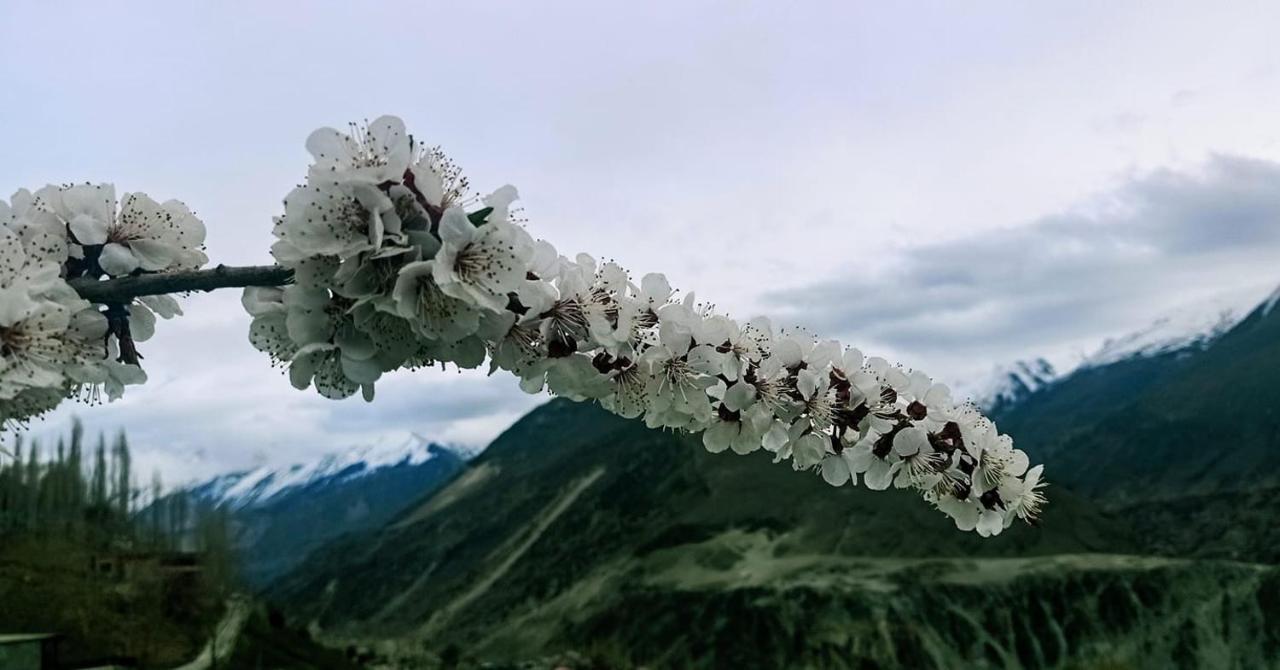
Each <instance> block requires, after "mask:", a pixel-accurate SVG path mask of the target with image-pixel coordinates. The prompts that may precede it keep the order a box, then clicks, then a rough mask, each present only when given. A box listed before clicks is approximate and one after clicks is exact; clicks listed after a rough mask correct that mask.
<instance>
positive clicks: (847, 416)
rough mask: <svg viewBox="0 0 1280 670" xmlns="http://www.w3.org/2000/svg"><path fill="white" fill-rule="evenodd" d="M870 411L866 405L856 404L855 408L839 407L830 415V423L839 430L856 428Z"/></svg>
mask: <svg viewBox="0 0 1280 670" xmlns="http://www.w3.org/2000/svg"><path fill="white" fill-rule="evenodd" d="M870 413H871V409H870V408H869V407H867V404H866V403H858V406H857V407H841V408H838V409H836V410H835V411H834V412H833V413H832V417H831V422H832V423H833V424H835V425H836V426H838V427H840V428H857V427H858V424H860V423H862V420H863V419H865V418H867V415H868V414H870Z"/></svg>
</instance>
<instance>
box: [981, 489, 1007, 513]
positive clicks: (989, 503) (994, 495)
mask: <svg viewBox="0 0 1280 670" xmlns="http://www.w3.org/2000/svg"><path fill="white" fill-rule="evenodd" d="M978 501H979V502H981V503H982V506H983V507H985V508H987V509H989V510H996V509H1004V501H1003V500H1001V499H1000V491H999V490H997V489H991V490H990V491H987V492H986V493H984V494H982V497H981V498H978Z"/></svg>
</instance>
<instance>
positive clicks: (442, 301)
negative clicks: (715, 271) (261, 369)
mask: <svg viewBox="0 0 1280 670" xmlns="http://www.w3.org/2000/svg"><path fill="white" fill-rule="evenodd" d="M307 149H308V150H309V151H310V152H311V154H312V156H313V157H314V159H315V162H314V164H313V165H312V166H311V168H310V171H309V172H308V175H307V179H306V183H305V184H303V185H302V186H299V187H297V188H296V189H294V190H293V191H292V192H291V193H290V194H289V195H288V196H287V197H286V198H285V202H284V215H283V216H281V217H279V218H277V220H276V223H275V230H274V232H275V236H276V237H277V238H278V241H277V242H276V244H275V245H274V246H273V248H272V253H273V254H274V256H275V257H276V259H277V260H278V261H279V262H280V263H281V264H283V265H285V266H287V267H289V268H291V269H292V270H293V271H294V283H293V284H291V285H289V286H286V287H284V288H250V289H247V290H246V291H245V294H244V305H245V308H246V309H247V310H248V312H249V313H250V314H251V315H252V316H253V317H254V318H253V324H252V326H251V332H250V339H251V341H252V342H253V344H254V345H255V346H256V347H257V348H259V349H260V350H262V351H264V352H266V353H268V354H270V355H271V357H272V358H273V360H274V361H275V362H277V363H279V364H282V365H286V366H287V367H288V372H289V376H290V378H291V380H292V382H293V384H294V385H295V386H297V387H298V388H300V389H304V388H307V387H308V386H312V385H314V387H315V388H316V389H317V390H318V391H319V392H320V393H321V394H322V395H324V396H326V397H330V398H343V397H347V396H350V395H353V394H354V393H356V392H357V391H360V392H362V393H363V395H364V397H365V398H366V399H371V398H372V397H373V388H374V383H375V382H376V381H377V380H378V379H379V377H380V376H381V375H382V374H383V373H385V372H388V371H391V370H395V369H398V368H402V367H408V368H414V367H419V366H427V365H432V364H444V363H453V364H455V365H457V366H458V367H461V368H475V367H479V366H480V365H482V364H483V363H484V362H485V361H486V359H487V360H488V362H489V366H490V372H493V371H494V370H497V369H503V370H507V371H509V372H511V373H514V374H515V375H517V376H518V377H519V378H520V384H521V387H522V388H523V389H524V390H526V391H528V392H530V393H534V392H539V391H542V390H543V389H546V390H549V391H550V392H551V393H554V394H556V395H561V396H566V397H568V398H571V399H574V400H588V399H592V400H596V401H598V402H599V403H600V404H601V405H603V406H604V407H606V408H608V409H609V410H611V411H613V412H615V413H617V414H619V415H622V416H625V417H633V418H634V417H643V418H644V421H645V422H646V423H647V424H648V425H649V426H651V427H655V428H657V427H662V428H671V429H677V430H683V431H690V432H701V433H702V441H703V443H704V444H705V446H706V448H707V449H708V450H709V451H712V452H722V451H726V450H732V451H733V452H735V453H738V454H746V453H749V452H752V451H755V450H757V449H765V450H767V451H769V452H772V453H773V454H774V456H775V459H776V460H777V461H779V462H781V461H787V460H789V461H790V462H791V465H792V467H794V468H795V469H796V470H804V471H813V472H819V473H821V476H822V478H823V479H825V480H826V481H827V482H828V483H830V484H831V485H833V486H842V485H845V484H850V485H856V484H857V482H858V480H859V477H861V480H862V482H863V484H864V485H865V486H867V487H868V488H871V489H875V490H882V489H886V488H889V487H890V486H893V487H897V488H911V489H915V490H917V491H919V492H920V493H921V494H922V495H923V497H924V498H925V499H926V500H928V501H929V502H931V503H932V504H934V505H935V506H936V507H937V508H938V509H940V510H942V511H943V512H945V513H947V514H948V515H950V516H951V517H952V518H953V519H954V520H955V523H956V525H957V526H958V527H959V528H961V529H963V530H974V529H976V530H977V531H978V532H979V533H980V534H982V535H984V536H989V535H995V534H998V533H1000V532H1001V531H1002V530H1003V529H1004V528H1006V527H1008V526H1009V525H1010V524H1011V523H1013V521H1014V520H1015V519H1017V518H1022V519H1026V520H1029V521H1030V520H1034V519H1035V518H1036V515H1037V514H1038V512H1039V510H1040V507H1041V505H1042V504H1043V503H1044V497H1043V495H1042V493H1041V491H1040V489H1041V487H1042V486H1043V484H1042V482H1041V480H1040V472H1041V469H1040V467H1035V468H1031V469H1028V461H1027V456H1026V454H1024V453H1023V452H1021V451H1019V450H1017V449H1015V448H1014V447H1013V444H1012V441H1011V440H1010V439H1009V438H1008V437H1007V436H1004V435H1000V434H999V433H998V431H997V430H996V427H995V425H994V424H993V423H992V422H991V421H989V420H988V419H986V418H985V417H983V416H982V414H981V413H980V412H978V411H977V410H976V409H975V408H974V407H973V406H972V405H969V404H959V405H957V404H956V403H955V402H953V400H952V397H951V392H950V390H948V388H947V387H946V386H945V385H943V384H939V383H936V382H934V381H933V380H932V379H930V378H929V376H928V375H926V374H924V373H923V372H920V371H918V370H916V371H912V370H907V369H904V368H901V367H898V366H894V365H891V364H890V363H889V362H888V361H886V360H885V359H883V358H874V357H872V358H865V357H864V356H863V354H862V352H860V351H858V350H857V349H853V348H846V347H844V346H842V345H841V344H840V343H839V342H836V341H834V340H820V339H818V338H816V337H814V336H812V335H810V334H808V333H805V332H803V331H798V330H793V331H788V330H775V329H774V327H773V326H772V325H771V324H770V323H769V321H767V320H765V319H755V320H752V321H749V322H746V323H739V322H737V321H735V320H733V319H730V318H729V317H727V316H724V315H721V314H716V313H714V312H713V311H712V310H711V309H710V308H708V307H706V306H704V305H700V304H699V303H697V302H696V300H695V298H694V296H693V295H692V294H690V295H688V296H685V297H684V298H683V299H677V298H676V294H675V291H673V290H672V288H671V286H670V285H669V284H668V283H667V280H666V278H665V277H663V276H662V275H660V274H649V275H645V276H644V277H641V278H640V280H639V282H638V283H636V282H635V281H633V279H632V277H631V276H630V275H628V273H627V272H626V271H625V270H623V269H622V268H621V267H619V266H618V265H616V264H614V263H599V262H597V261H596V260H595V259H593V258H591V257H590V256H587V255H585V254H579V255H578V256H576V257H574V258H566V257H565V256H562V255H560V254H559V253H557V251H556V250H555V248H554V247H553V246H552V245H551V244H549V243H548V242H546V241H543V240H537V241H535V240H534V239H533V238H532V237H531V236H530V235H529V234H528V233H527V232H525V230H524V229H523V227H521V226H520V225H518V223H517V222H514V221H513V219H512V214H511V205H512V202H513V201H514V200H515V199H516V190H515V188H513V187H511V186H505V187H503V188H500V189H498V190H497V191H496V192H494V193H493V194H491V195H489V196H487V197H483V198H479V199H474V198H468V197H467V194H466V182H465V180H463V179H461V178H460V176H459V173H458V170H457V169H456V168H455V167H454V166H453V165H452V164H451V163H449V162H448V161H447V160H445V159H444V158H443V157H442V156H441V154H440V152H439V151H438V150H436V149H431V148H425V147H423V146H422V145H420V144H418V143H417V142H416V141H415V140H414V139H413V138H412V137H411V136H410V135H409V134H408V133H407V132H406V131H405V127H404V124H403V122H402V121H401V120H400V119H398V118H395V117H390V116H384V117H381V118H379V119H377V120H375V121H374V122H373V123H370V124H367V125H364V126H352V127H351V129H350V132H348V133H343V132H339V131H337V130H334V129H332V128H324V129H321V130H318V131H316V132H315V133H313V134H312V135H311V137H310V138H308V140H307ZM468 208H471V211H468Z"/></svg>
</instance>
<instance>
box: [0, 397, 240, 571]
mask: <svg viewBox="0 0 1280 670" xmlns="http://www.w3.org/2000/svg"><path fill="white" fill-rule="evenodd" d="M4 450H5V451H7V452H9V453H8V455H7V456H6V455H3V454H0V537H3V536H5V535H15V534H37V535H48V534H56V535H59V536H63V537H68V538H77V539H84V540H85V541H87V542H89V543H91V544H97V545H106V544H113V543H114V544H117V545H120V544H129V545H134V546H139V547H145V548H152V549H183V550H203V549H204V547H205V545H209V544H218V545H223V546H226V545H228V542H227V538H226V532H227V529H226V525H227V524H226V518H225V514H224V513H223V512H222V511H220V510H216V509H213V508H210V507H209V506H207V505H199V504H197V503H196V502H194V501H192V500H191V498H190V496H188V495H187V493H186V492H185V491H184V490H181V489H179V490H177V491H174V492H172V493H168V494H166V493H165V491H164V487H163V484H162V482H161V477H160V473H158V472H156V473H154V474H153V475H152V478H151V483H150V486H148V487H141V486H138V485H137V483H136V482H135V473H134V465H133V455H132V453H131V451H130V449H129V439H128V436H127V435H126V434H125V432H124V431H120V432H119V433H117V434H116V435H115V437H114V438H111V439H108V437H107V435H105V434H103V433H99V434H98V436H97V439H96V441H95V446H93V447H92V448H89V447H88V446H87V444H86V440H85V430H84V425H83V424H82V423H81V422H80V421H79V420H74V421H73V423H72V425H71V430H70V432H69V433H68V434H67V435H66V436H64V437H62V438H60V439H59V440H58V442H57V444H56V445H55V446H53V447H51V448H47V447H45V446H44V445H41V444H40V443H39V442H38V441H32V442H29V443H28V442H25V441H24V440H23V439H22V434H21V433H18V434H16V435H15V439H14V442H13V443H12V444H10V445H7V446H5V447H4ZM218 535H221V537H217V536H218Z"/></svg>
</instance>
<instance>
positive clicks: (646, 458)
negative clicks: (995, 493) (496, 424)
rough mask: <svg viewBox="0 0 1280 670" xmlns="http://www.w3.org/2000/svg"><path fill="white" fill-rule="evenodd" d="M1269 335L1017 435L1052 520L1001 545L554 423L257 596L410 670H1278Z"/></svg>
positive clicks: (915, 513) (776, 468)
mask: <svg viewBox="0 0 1280 670" xmlns="http://www.w3.org/2000/svg"><path fill="white" fill-rule="evenodd" d="M1277 335H1280V318H1278V316H1277V315H1276V314H1272V315H1269V316H1266V317H1265V318H1264V315H1262V314H1261V313H1256V314H1254V315H1253V316H1251V317H1250V318H1249V319H1247V320H1246V321H1244V322H1243V323H1242V324H1240V325H1239V326H1238V327H1237V328H1236V329H1235V330H1233V331H1232V332H1230V333H1229V334H1227V335H1226V336H1224V337H1222V338H1221V339H1220V340H1218V341H1217V342H1215V343H1214V344H1213V345H1212V346H1210V347H1209V348H1207V349H1206V350H1204V351H1185V352H1182V353H1181V354H1177V355H1168V356H1163V357H1155V358H1143V359H1133V360H1129V361H1124V362H1121V363H1117V364H1113V365H1109V366H1106V367H1100V368H1093V369H1086V370H1082V371H1081V372H1078V373H1077V374H1075V375H1072V376H1070V377H1068V378H1067V379H1065V380H1063V381H1060V382H1058V383H1056V384H1053V385H1051V386H1050V387H1048V388H1047V389H1045V390H1043V391H1040V392H1038V393H1036V394H1034V395H1032V396H1031V397H1030V398H1029V399H1028V400H1027V401H1025V402H1024V403H1022V404H1021V405H1019V406H1016V407H1014V408H1013V409H1011V410H1010V411H1007V412H1005V413H1004V414H1003V415H1002V416H1000V417H999V421H1000V425H1001V427H1002V428H1003V429H1005V430H1007V431H1008V432H1010V433H1011V434H1013V435H1014V437H1015V439H1016V440H1017V442H1018V443H1019V444H1020V445H1021V446H1023V447H1024V448H1026V449H1027V450H1028V451H1029V452H1031V453H1032V454H1033V459H1034V460H1044V461H1045V462H1046V463H1047V464H1048V470H1047V472H1048V474H1049V478H1050V481H1051V483H1052V487H1051V488H1050V489H1049V493H1050V500H1051V503H1050V505H1049V506H1048V508H1047V510H1046V513H1045V515H1044V518H1043V520H1042V523H1041V524H1040V526H1039V527H1035V528H1033V527H1021V526H1017V527H1014V528H1013V529H1011V530H1010V532H1008V533H1006V534H1003V535H1001V536H999V537H997V538H993V539H989V540H984V539H982V538H980V537H978V536H976V535H973V534H966V533H960V532H957V531H956V530H955V529H954V527H953V526H952V525H951V522H950V521H949V520H947V519H946V518H945V517H943V516H942V515H941V514H938V513H936V512H935V511H933V510H931V509H929V508H928V507H927V506H926V505H921V504H920V503H919V501H918V499H916V498H915V497H914V496H911V495H909V494H907V493H904V492H900V491H899V492H895V491H888V492H883V493H875V492H871V491H868V490H866V489H863V488H855V487H845V488H841V489H832V488H831V487H829V486H827V485H826V484H825V483H823V482H822V481H821V479H820V478H819V477H818V476H817V475H816V474H815V475H806V474H797V473H795V472H793V471H791V469H790V468H789V467H786V466H785V465H774V464H773V463H771V462H770V455H769V454H766V453H762V452H757V453H755V454H752V455H749V456H745V457H740V456H733V455H729V454H722V455H710V454H708V453H706V452H705V451H704V450H703V449H702V448H701V445H700V444H699V442H698V440H697V439H696V438H689V437H685V436H681V435H677V434H672V433H664V432H658V431H650V430H647V429H646V428H644V426H643V425H641V424H640V423H637V422H633V421H627V420H624V419H620V418H618V417H615V416H612V415H610V414H608V413H606V412H604V411H602V410H600V409H599V408H597V407H595V406H594V405H591V404H574V403H571V402H567V401H563V400H557V401H553V402H551V403H548V404H547V405H544V406H543V407H540V408H538V409H537V410H535V411H533V412H532V413H530V414H529V415H527V416H526V417H524V418H523V419H521V420H520V421H519V422H517V423H516V424H515V425H513V426H512V427H511V428H510V429H509V430H508V431H506V432H505V433H504V434H503V435H502V436H501V437H499V438H498V439H497V440H496V441H495V442H494V443H493V444H492V445H491V446H490V447H489V449H488V450H486V451H485V452H484V454H483V455H482V456H481V457H479V458H478V459H476V460H475V461H474V462H473V463H471V464H470V465H469V466H468V468H467V469H466V470H465V471H463V472H462V473H461V474H460V475H459V476H458V477H457V478H456V479H454V480H453V481H452V482H451V483H450V484H448V485H446V486H445V487H443V488H442V489H440V490H439V491H438V492H436V493H435V494H433V495H431V496H429V497H427V498H426V499H425V500H423V501H422V502H421V503H420V504H418V505H416V506H413V507H411V508H409V509H408V510H407V511H406V512H405V513H403V514H402V515H401V516H399V517H398V518H397V519H395V520H394V521H393V522H392V523H391V524H389V525H388V526H386V527H385V528H383V529H381V530H380V531H377V532H368V533H362V534H358V535H350V536H347V537H346V538H344V539H342V540H340V541H338V542H335V543H334V544H331V545H329V546H327V547H325V548H323V549H321V550H320V551H318V552H317V553H315V554H313V555H312V556H311V557H310V559H309V560H308V561H307V562H306V563H304V564H303V565H302V567H301V568H300V569H299V570H297V571H295V572H294V573H292V574H290V575H289V576H287V577H286V578H284V579H282V580H280V581H279V582H277V583H276V585H275V586H274V587H273V589H272V591H271V592H270V596H271V597H273V598H275V599H276V600H278V601H279V602H281V603H283V605H284V606H285V607H286V609H287V610H288V611H289V612H290V614H291V616H292V618H293V619H294V620H295V621H297V622H299V623H303V624H307V625H310V626H312V627H313V629H314V630H317V631H319V632H320V635H321V639H327V640H330V641H331V642H336V643H341V644H348V643H351V642H353V641H354V642H370V641H374V640H377V641H379V644H380V645H381V647H380V648H381V649H383V650H384V651H385V650H387V649H390V650H392V651H391V652H389V653H390V654H391V657H396V656H399V657H402V658H408V659H410V660H408V661H405V663H407V665H405V666H404V667H417V666H416V665H415V664H421V663H425V662H427V661H425V660H423V659H430V658H434V657H433V656H432V652H431V651H430V650H435V651H437V652H438V651H440V650H445V649H451V650H462V652H461V653H462V658H463V659H464V660H465V659H471V660H473V661H477V660H484V661H515V660H518V659H535V658H547V657H548V656H547V655H548V654H556V653H561V652H566V651H568V650H576V651H579V652H583V653H587V654H595V656H594V657H593V658H597V659H605V660H604V661H601V662H602V663H603V666H602V667H615V666H624V667H626V666H630V665H633V664H648V665H649V667H696V668H721V667H724V668H729V667H732V668H775V667H784V666H786V667H832V668H879V667H884V668H891V667H921V668H952V667H975V668H984V667H991V668H997V667H998V668H1010V667H1057V668H1170V667H1188V668H1198V667H1242V668H1243V667H1248V668H1255V667H1276V664H1277V659H1280V638H1278V637H1277V635H1280V634H1277V633H1276V631H1277V630H1280V577H1278V576H1277V568H1274V567H1269V566H1266V565H1261V564H1260V563H1267V562H1272V561H1275V560H1276V558H1277V554H1278V551H1280V536H1278V535H1277V532H1280V531H1277V530H1276V528H1277V524H1275V523H1274V520H1275V518H1276V514H1277V512H1280V506H1278V505H1277V503H1275V502H1274V501H1275V500H1277V499H1280V497H1278V496H1276V495H1274V493H1275V492H1276V489H1272V488H1268V487H1270V486H1272V485H1273V484H1272V482H1274V481H1275V474H1274V473H1275V472H1277V468H1276V465H1280V445H1277V442H1276V440H1277V436H1280V431H1278V430H1277V424H1276V420H1277V417H1276V413H1275V412H1276V406H1277V405H1276V401H1277V399H1278V398H1277V396H1276V395H1275V391H1274V390H1273V388H1272V380H1273V378H1274V377H1275V371H1276V370H1277V367H1276V363H1277V361H1280V337H1277ZM1073 491H1080V492H1081V494H1076V493H1073ZM1104 510H1105V511H1104ZM1140 554H1153V555H1152V556H1147V557H1142V556H1139V555H1140ZM1157 555H1158V556H1162V557H1157ZM1179 557H1197V558H1202V559H1215V560H1187V559H1186V558H1179ZM1223 559H1226V560H1223ZM1233 561H1245V562H1233ZM1268 663H1270V664H1271V665H1270V666H1269V665H1268ZM535 667H540V666H535Z"/></svg>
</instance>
